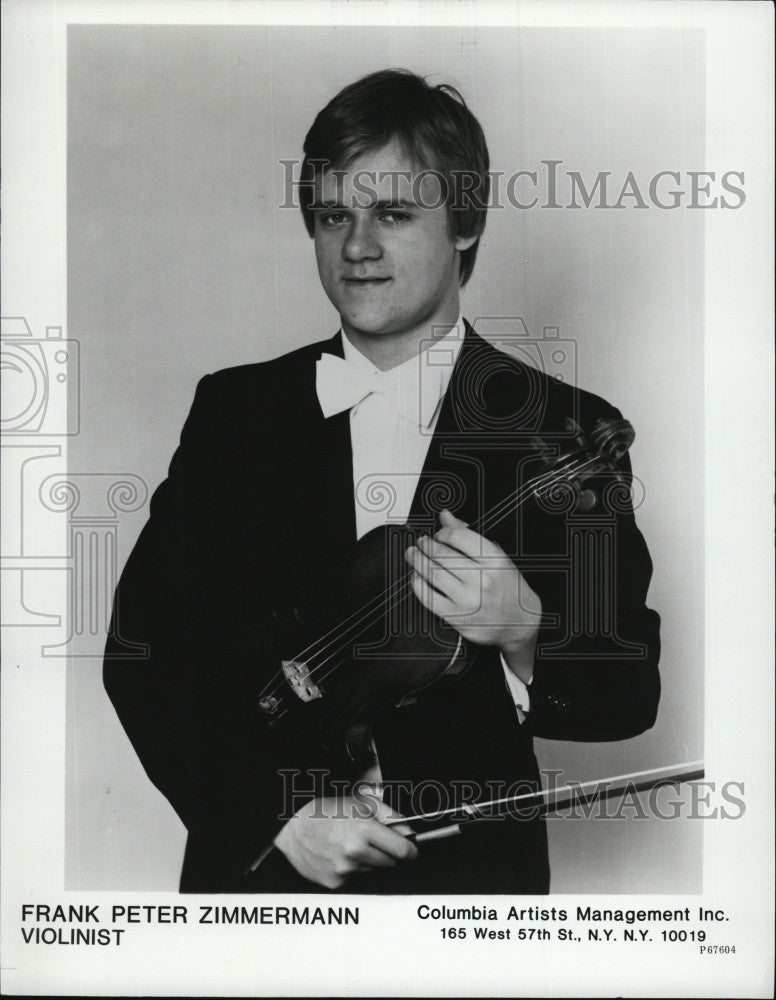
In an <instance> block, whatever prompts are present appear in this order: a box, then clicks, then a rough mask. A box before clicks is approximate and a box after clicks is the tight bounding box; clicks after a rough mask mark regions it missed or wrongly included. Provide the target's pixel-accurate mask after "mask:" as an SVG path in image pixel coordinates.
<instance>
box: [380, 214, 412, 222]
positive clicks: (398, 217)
mask: <svg viewBox="0 0 776 1000" xmlns="http://www.w3.org/2000/svg"><path fill="white" fill-rule="evenodd" d="M380 218H381V219H382V220H383V222H409V221H410V218H411V216H409V215H408V214H407V213H406V212H383V214H382V215H381V216H380Z"/></svg>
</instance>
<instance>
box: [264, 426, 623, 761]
mask: <svg viewBox="0 0 776 1000" xmlns="http://www.w3.org/2000/svg"><path fill="white" fill-rule="evenodd" d="M566 427H567V430H568V431H569V433H570V434H571V435H573V447H572V448H571V450H570V451H568V452H566V453H565V454H563V455H561V456H560V457H555V458H553V457H550V456H551V452H550V450H549V449H547V447H546V445H545V444H544V443H543V442H542V441H541V439H539V438H536V439H535V441H534V448H535V449H536V451H537V453H538V456H539V457H540V458H541V459H542V462H543V469H542V471H541V472H540V473H539V475H537V476H535V477H534V478H533V479H531V480H530V481H529V482H527V483H525V484H523V485H522V486H521V487H520V488H519V489H518V490H517V491H516V492H515V493H514V494H513V495H511V496H510V497H506V498H505V499H504V500H503V501H502V502H501V503H499V504H498V505H497V507H496V508H494V509H493V510H491V511H490V512H486V513H485V514H483V516H482V517H480V518H479V519H478V521H477V522H475V523H474V524H471V525H469V527H470V528H471V529H472V530H473V531H476V532H477V533H479V534H482V535H484V536H485V537H487V535H488V532H489V530H490V529H492V528H494V527H495V526H496V525H497V524H498V523H499V521H501V520H503V519H504V518H505V517H507V516H509V515H510V514H512V513H514V511H515V510H516V509H517V508H518V507H519V506H520V505H522V504H523V503H526V502H532V501H534V500H537V499H539V498H540V497H542V496H547V495H548V494H552V493H553V491H557V490H558V489H568V488H571V489H573V490H574V492H575V494H576V496H577V498H578V504H579V505H581V506H582V507H583V508H584V509H589V506H590V504H591V503H595V499H596V498H595V496H594V494H592V493H591V491H590V490H586V489H584V490H583V489H582V486H583V484H584V483H585V482H586V481H587V480H588V479H590V478H591V477H593V476H595V475H597V474H599V473H601V472H603V471H607V472H614V474H615V475H617V469H616V463H617V462H618V460H619V459H620V458H621V457H622V456H623V455H624V454H625V452H626V451H627V449H628V448H629V447H630V445H631V443H632V442H633V440H634V437H635V434H634V431H633V427H632V426H631V425H630V424H629V423H628V421H627V420H621V419H617V420H607V421H604V420H601V421H598V423H597V424H596V426H595V427H594V428H593V430H592V432H591V433H590V435H589V437H587V436H585V434H584V433H583V432H582V429H581V428H580V427H579V426H578V425H577V424H575V423H574V421H572V420H567V421H566ZM417 535H418V532H416V531H414V530H413V528H411V527H410V526H409V525H406V524H405V525H387V526H385V527H381V528H376V529H374V530H373V531H371V532H369V533H368V534H367V535H365V536H364V537H363V538H362V539H360V541H359V542H358V544H357V545H356V546H355V548H354V549H353V551H352V552H351V553H350V555H349V557H348V558H347V560H346V561H345V563H344V565H343V566H342V569H341V572H340V573H339V575H338V577H337V580H336V585H335V586H334V587H333V588H332V592H331V594H330V596H329V599H328V600H326V601H325V603H324V605H323V606H321V607H318V608H316V609H315V610H314V612H313V613H307V614H300V613H299V612H298V611H297V610H295V609H294V610H292V611H291V612H290V613H285V614H277V613H276V614H275V615H274V616H273V617H272V620H271V621H269V622H268V623H267V627H266V628H265V636H264V638H265V642H264V648H263V649H262V650H261V651H260V652H261V662H262V664H263V665H264V664H266V665H267V668H268V681H267V683H266V684H265V686H264V688H263V689H262V690H261V692H260V694H259V708H260V710H261V712H262V714H263V716H264V718H265V719H266V721H267V723H268V724H269V725H272V726H275V725H294V726H298V727H301V729H302V730H303V731H304V732H306V733H309V734H311V735H312V736H314V737H315V738H316V739H317V740H318V741H319V742H320V743H321V744H322V745H323V746H324V747H325V748H326V749H327V750H330V751H334V752H338V751H344V753H345V756H346V759H347V761H349V762H351V763H354V764H366V763H368V762H369V761H370V760H371V759H372V751H371V733H372V727H373V725H374V724H375V722H376V721H377V719H378V718H379V717H380V716H381V715H382V714H384V713H386V712H389V711H393V710H395V709H397V708H401V706H402V705H406V704H410V703H413V702H415V701H417V700H418V699H419V698H421V697H422V696H423V694H424V692H425V691H426V690H427V689H428V688H429V687H431V686H432V685H434V684H436V683H438V682H439V681H441V680H443V679H444V678H449V677H456V676H458V675H459V674H461V673H462V672H463V671H464V670H466V668H467V666H468V665H469V663H470V661H471V653H470V650H469V649H468V648H467V644H466V643H465V642H464V641H463V640H462V638H461V636H460V635H459V633H458V632H457V631H456V630H455V629H454V628H452V627H451V626H449V625H447V624H446V623H445V622H443V621H442V620H441V619H440V618H438V617H437V616H436V615H434V614H432V613H431V612H430V611H428V610H427V609H426V608H425V607H424V606H423V605H422V604H421V603H420V601H418V599H417V598H416V597H415V594H414V591H413V589H412V585H411V575H412V574H411V570H410V568H409V566H408V564H407V562H406V560H405V556H404V554H405V552H406V550H407V548H408V547H409V546H410V545H413V544H415V542H416V540H417Z"/></svg>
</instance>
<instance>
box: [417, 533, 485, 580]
mask: <svg viewBox="0 0 776 1000" xmlns="http://www.w3.org/2000/svg"><path fill="white" fill-rule="evenodd" d="M416 547H417V548H419V549H420V550H421V552H422V553H423V554H424V555H426V556H428V557H429V558H430V559H433V561H434V562H435V563H438V564H439V565H440V566H441V567H442V568H443V569H446V570H447V571H448V572H449V573H452V575H453V576H454V577H456V578H457V579H459V580H463V579H464V577H465V575H466V574H467V573H470V572H471V571H472V570H473V569H477V567H478V563H477V562H476V561H475V560H474V559H471V558H470V557H469V556H466V555H464V554H463V553H462V552H460V551H459V550H458V549H453V548H451V547H450V546H449V545H445V543H444V542H440V541H438V540H437V539H436V538H429V536H428V535H421V537H420V538H419V539H418V540H417V542H416Z"/></svg>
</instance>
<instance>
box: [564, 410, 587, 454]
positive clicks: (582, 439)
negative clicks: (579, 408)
mask: <svg viewBox="0 0 776 1000" xmlns="http://www.w3.org/2000/svg"><path fill="white" fill-rule="evenodd" d="M563 426H564V427H565V428H566V430H567V431H568V433H569V434H573V435H574V443H575V444H576V446H577V447H578V448H587V446H588V441H587V437H586V436H585V432H584V431H583V430H582V428H581V427H580V426H579V424H578V423H577V422H576V420H573V419H572V418H571V417H566V419H565V420H564V421H563Z"/></svg>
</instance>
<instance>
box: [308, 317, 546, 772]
mask: <svg viewBox="0 0 776 1000" xmlns="http://www.w3.org/2000/svg"><path fill="white" fill-rule="evenodd" d="M464 333H465V328H464V323H463V318H462V317H461V316H460V314H459V316H458V320H457V322H456V324H455V326H453V327H452V329H451V330H450V331H449V332H448V333H447V334H446V335H445V336H444V337H442V338H440V339H439V340H436V341H434V342H433V343H429V345H428V347H426V348H425V349H424V350H423V351H421V353H420V354H419V355H417V356H416V357H414V358H410V360H409V361H405V362H404V363H403V364H400V365H397V366H396V367H395V368H391V369H389V370H388V371H380V369H378V368H377V367H376V366H375V365H374V363H373V362H372V361H370V360H369V358H367V357H366V356H365V355H364V354H362V353H361V351H359V350H358V349H357V348H356V347H354V346H353V344H351V342H350V341H349V340H348V338H347V337H346V336H345V334H344V332H343V331H340V336H341V337H342V347H343V353H344V358H345V363H346V364H347V365H348V366H349V369H348V371H347V376H348V377H347V386H346V387H344V386H342V385H340V390H342V389H343V388H344V389H345V391H346V392H349V394H350V395H346V396H342V395H339V396H338V394H337V391H336V390H332V388H331V387H330V386H329V385H328V384H327V383H328V382H329V381H330V380H327V379H326V377H325V375H324V370H325V368H326V366H327V365H342V363H343V362H342V360H341V359H339V358H333V357H332V356H330V355H324V357H323V358H322V359H321V360H320V361H319V362H318V372H317V384H318V397H319V400H320V401H321V407H322V409H323V412H324V415H326V416H330V415H331V414H333V413H336V412H340V411H341V410H343V409H345V408H348V407H349V408H350V438H351V445H352V452H353V493H354V500H355V510H356V535H357V537H358V538H361V537H362V536H363V535H365V534H367V532H369V531H371V530H372V529H373V528H376V527H378V526H381V525H384V524H388V523H396V524H401V523H404V522H405V521H406V520H407V518H408V516H409V513H410V506H411V504H412V499H413V497H414V495H415V490H416V488H417V485H418V481H419V479H420V474H421V472H422V470H423V465H424V463H425V460H426V454H427V452H428V446H429V444H430V443H431V437H432V435H433V433H434V428H435V427H436V423H437V420H438V418H439V412H440V410H441V408H442V400H443V398H444V395H445V392H446V391H447V387H448V385H449V383H450V377H451V375H452V372H453V366H454V365H455V362H456V359H457V357H458V353H459V351H460V349H461V345H462V344H463V338H464ZM339 381H340V382H342V381H343V380H339ZM501 662H502V666H503V668H504V677H505V680H506V684H507V687H508V690H509V692H510V694H511V696H512V700H513V702H514V703H515V707H516V711H517V714H518V718H519V719H520V721H521V722H522V721H523V720H524V718H525V715H524V713H525V712H527V711H529V709H530V700H529V696H528V690H527V688H526V686H525V684H523V682H522V681H521V680H520V678H519V677H517V676H516V675H515V674H513V673H512V671H511V670H510V669H509V668H508V666H507V665H506V663H505V662H504V658H503V656H502V658H501ZM376 778H377V776H376V775H375V774H374V773H373V772H372V771H371V770H370V774H369V780H376Z"/></svg>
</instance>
